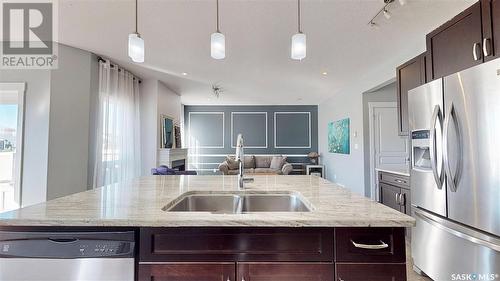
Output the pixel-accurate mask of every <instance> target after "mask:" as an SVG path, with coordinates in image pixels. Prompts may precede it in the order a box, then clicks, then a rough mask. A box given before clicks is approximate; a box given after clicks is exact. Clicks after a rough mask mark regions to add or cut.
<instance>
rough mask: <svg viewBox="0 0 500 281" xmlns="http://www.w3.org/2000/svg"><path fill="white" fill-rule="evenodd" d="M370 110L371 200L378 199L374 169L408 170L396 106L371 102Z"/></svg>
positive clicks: (404, 142)
mask: <svg viewBox="0 0 500 281" xmlns="http://www.w3.org/2000/svg"><path fill="white" fill-rule="evenodd" d="M369 108H370V116H371V120H370V148H371V149H370V156H371V159H370V160H371V161H370V162H371V163H370V171H371V172H370V174H371V177H372V179H371V183H372V198H373V199H378V192H377V189H376V188H375V185H376V182H377V180H376V177H377V173H376V171H375V169H377V168H380V169H387V170H393V171H404V170H408V164H409V161H408V160H409V153H408V145H409V142H408V138H407V137H401V136H399V135H398V115H397V114H398V111H397V104H396V103H392V102H373V103H370V104H369Z"/></svg>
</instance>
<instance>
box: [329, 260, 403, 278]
mask: <svg viewBox="0 0 500 281" xmlns="http://www.w3.org/2000/svg"><path fill="white" fill-rule="evenodd" d="M335 272H336V277H337V278H336V279H335V280H337V281H367V280H370V281H406V265H405V264H369V263H368V264H343V263H337V264H336V267H335Z"/></svg>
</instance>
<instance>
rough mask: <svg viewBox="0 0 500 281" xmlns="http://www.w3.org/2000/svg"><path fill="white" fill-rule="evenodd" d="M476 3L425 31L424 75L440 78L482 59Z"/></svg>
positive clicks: (479, 21) (480, 33) (479, 13)
mask: <svg viewBox="0 0 500 281" xmlns="http://www.w3.org/2000/svg"><path fill="white" fill-rule="evenodd" d="M482 39H483V38H482V23H481V5H480V2H477V3H476V4H474V5H472V6H471V7H469V8H468V9H467V10H465V11H463V12H462V13H460V14H459V15H458V16H456V17H454V18H453V19H452V20H450V21H449V22H447V23H445V24H444V25H442V26H441V27H439V28H438V29H436V30H434V31H433V32H431V33H429V34H427V51H428V56H427V70H428V71H427V74H429V75H430V79H429V81H430V80H434V79H437V78H440V77H444V76H447V75H450V74H453V73H455V72H458V71H460V70H464V69H466V68H469V67H472V66H474V65H478V64H480V63H482V62H483V52H482Z"/></svg>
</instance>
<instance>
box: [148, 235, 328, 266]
mask: <svg viewBox="0 0 500 281" xmlns="http://www.w3.org/2000/svg"><path fill="white" fill-rule="evenodd" d="M210 260H218V261H333V229H331V228H293V229H290V228H142V229H141V232H140V261H210Z"/></svg>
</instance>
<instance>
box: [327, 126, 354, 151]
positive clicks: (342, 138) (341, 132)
mask: <svg viewBox="0 0 500 281" xmlns="http://www.w3.org/2000/svg"><path fill="white" fill-rule="evenodd" d="M350 147H351V140H350V120H349V118H345V119H341V120H337V121H333V122H330V123H328V152H330V153H338V154H350V153H351V151H350Z"/></svg>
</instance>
